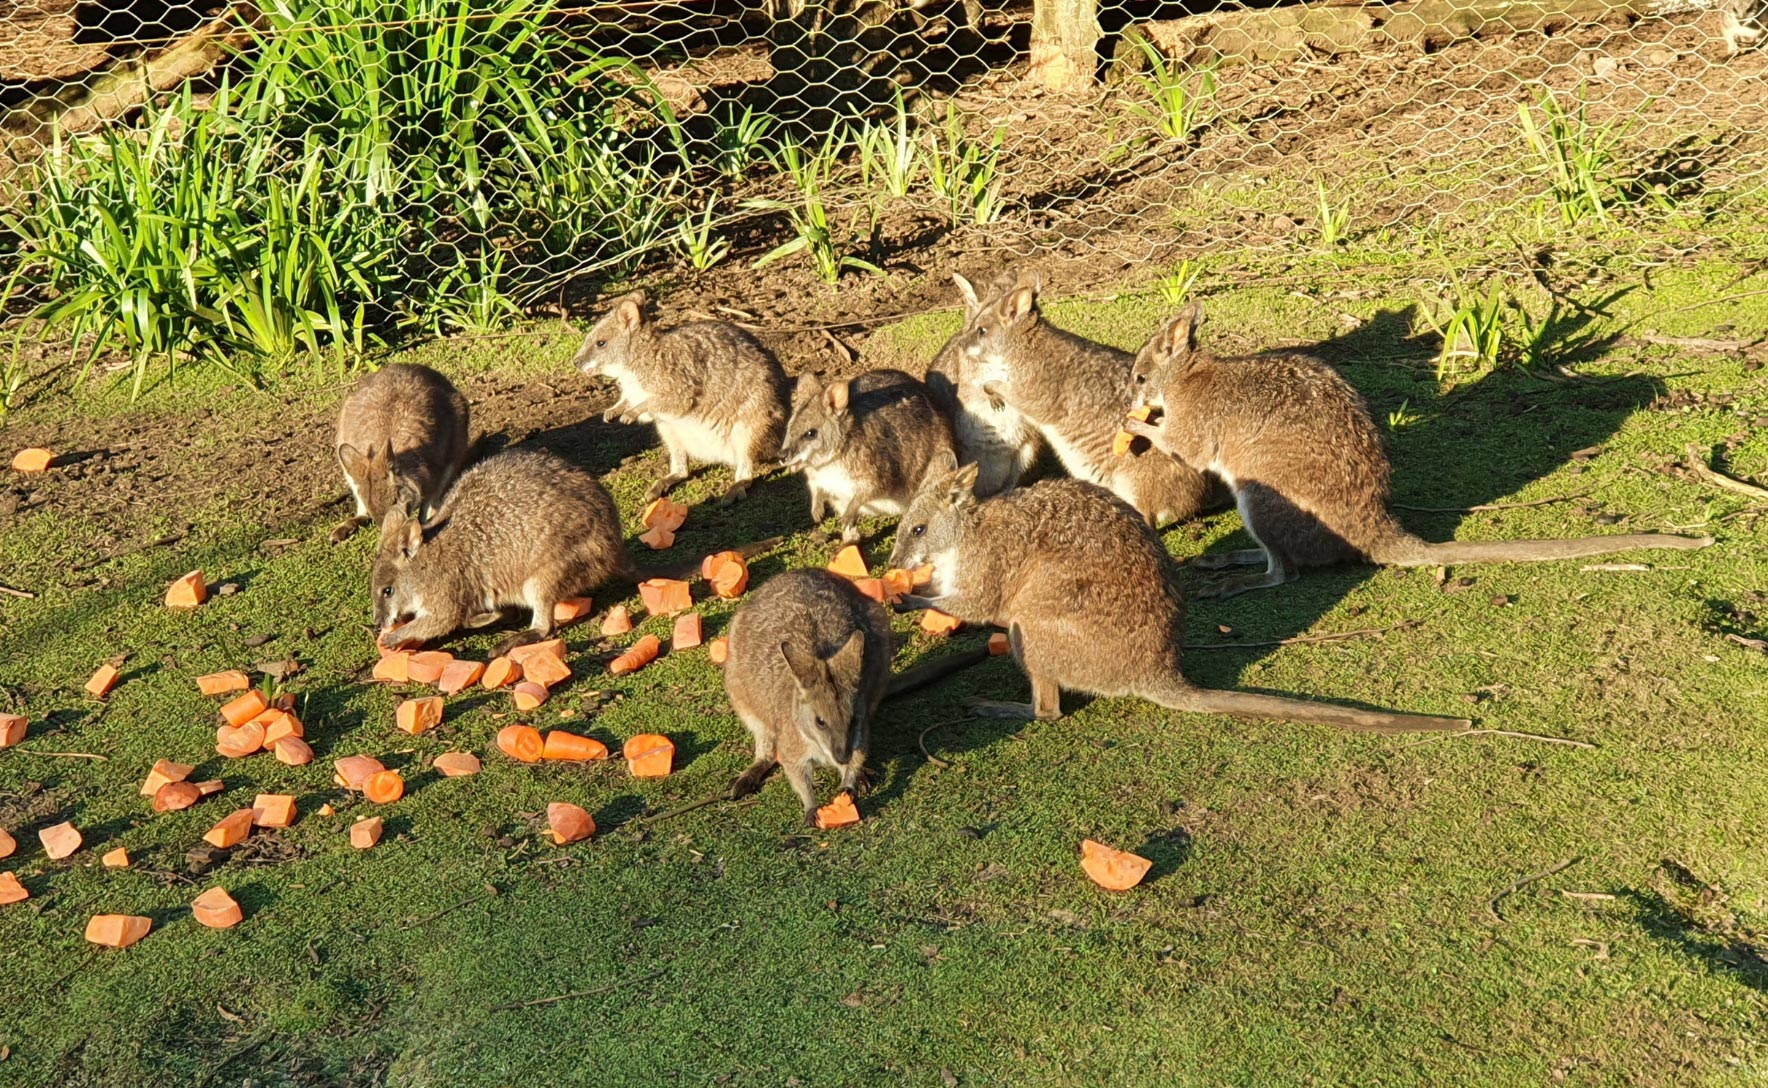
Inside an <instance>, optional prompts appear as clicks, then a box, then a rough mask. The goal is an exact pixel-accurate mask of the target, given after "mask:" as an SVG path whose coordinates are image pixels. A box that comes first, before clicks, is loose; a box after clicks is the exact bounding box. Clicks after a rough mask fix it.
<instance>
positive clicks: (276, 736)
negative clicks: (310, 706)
mask: <svg viewBox="0 0 1768 1088" xmlns="http://www.w3.org/2000/svg"><path fill="white" fill-rule="evenodd" d="M252 721H254V722H257V723H259V724H260V725H262V726H263V727H264V747H266V748H272V749H273V748H275V747H276V745H277V744H278V742H280V741H282V740H284V739H285V738H290V737H292V738H294V739H295V740H300V739H301V738H302V737H305V736H306V735H307V727H306V726H304V725H302V724H301V719H299V718H297V717H295V716H294V715H293V714H290V713H289V712H288V711H286V710H275V709H271V710H266V711H265V712H264V713H262V714H260V715H258V716H257V717H256V718H253V719H252ZM248 724H249V723H248Z"/></svg>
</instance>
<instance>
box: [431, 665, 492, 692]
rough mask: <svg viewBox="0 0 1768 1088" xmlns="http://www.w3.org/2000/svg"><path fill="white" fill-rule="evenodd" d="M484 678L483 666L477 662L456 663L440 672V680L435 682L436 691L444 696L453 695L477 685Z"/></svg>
mask: <svg viewBox="0 0 1768 1088" xmlns="http://www.w3.org/2000/svg"><path fill="white" fill-rule="evenodd" d="M484 676H485V665H484V664H483V663H482V662H479V661H456V662H454V663H453V664H451V665H449V666H448V667H447V668H446V669H443V670H442V677H441V679H439V680H437V681H436V689H437V690H438V691H440V692H441V693H442V694H444V695H454V694H456V693H458V692H462V691H465V690H466V689H467V688H470V687H472V686H473V685H474V684H477V683H478V682H479V681H480V680H481V679H482V678H483V677H484Z"/></svg>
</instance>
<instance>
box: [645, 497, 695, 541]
mask: <svg viewBox="0 0 1768 1088" xmlns="http://www.w3.org/2000/svg"><path fill="white" fill-rule="evenodd" d="M687 520H688V508H687V507H685V506H683V505H682V504H681V503H678V502H670V501H669V500H668V499H657V500H656V501H654V502H652V503H651V505H649V506H647V507H645V512H644V513H643V514H641V515H639V521H640V522H642V523H643V524H644V527H645V531H644V532H643V533H640V534H639V539H640V540H642V541H644V542H645V544H646V545H647V546H648V547H651V548H655V549H656V550H658V551H662V550H663V549H664V548H670V547H674V546H675V534H676V532H677V531H678V530H679V529H680V528H681V527H682V525H683V524H684V523H686V521H687Z"/></svg>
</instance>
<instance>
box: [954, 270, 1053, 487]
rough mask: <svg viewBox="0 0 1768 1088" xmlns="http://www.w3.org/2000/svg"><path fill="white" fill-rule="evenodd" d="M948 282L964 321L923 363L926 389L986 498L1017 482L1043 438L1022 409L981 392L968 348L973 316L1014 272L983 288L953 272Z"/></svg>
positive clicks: (1002, 290) (1001, 291)
mask: <svg viewBox="0 0 1768 1088" xmlns="http://www.w3.org/2000/svg"><path fill="white" fill-rule="evenodd" d="M952 282H953V283H955V284H957V287H958V294H959V295H960V296H961V297H962V298H963V300H964V325H963V327H962V328H960V329H959V330H958V331H957V332H955V333H953V334H952V336H951V338H950V339H949V340H947V341H946V342H945V346H944V347H942V348H940V349H939V354H938V355H936V356H934V357H933V362H932V363H931V364H930V365H929V366H928V367H927V389H928V391H929V392H930V393H932V394H933V400H934V403H935V404H937V405H938V406H939V407H940V410H941V411H943V412H944V413H945V414H946V416H947V417H948V418H950V419H951V421H952V432H953V438H954V439H955V440H956V442H957V447H958V461H959V463H960V464H966V465H975V466H976V493H977V494H978V495H980V496H981V497H983V498H987V497H988V496H990V495H998V494H1000V493H1001V492H1002V491H1006V490H1008V489H1009V488H1012V487H1013V486H1015V485H1016V484H1018V483H1019V481H1020V479H1021V478H1022V477H1023V476H1024V475H1025V473H1026V472H1027V471H1029V470H1030V468H1031V466H1032V463H1033V462H1034V461H1036V460H1037V455H1038V452H1039V451H1040V450H1041V449H1042V448H1043V442H1042V439H1040V438H1039V436H1038V431H1037V428H1036V427H1034V426H1032V424H1031V423H1030V422H1029V421H1028V420H1027V419H1026V418H1025V417H1024V416H1023V415H1021V414H1019V412H1018V411H1016V410H1015V409H1013V408H1010V407H1008V406H1007V405H1006V404H1005V403H1003V402H1002V401H1000V400H999V399H998V398H990V397H988V396H986V395H985V394H984V393H983V392H982V383H981V380H980V378H979V377H978V370H979V364H978V362H977V360H976V357H975V353H974V352H973V351H971V350H969V349H971V348H973V347H974V346H975V343H976V318H977V316H978V315H979V314H981V313H982V311H983V310H984V308H986V307H987V306H988V305H989V303H991V302H993V301H994V300H995V299H996V298H998V297H1000V296H1001V295H1002V294H1004V293H1006V292H1007V291H1008V290H1010V289H1011V288H1012V286H1013V283H1014V279H1013V277H1012V276H1011V275H1009V274H1007V273H1004V272H1003V273H1000V274H997V275H996V276H995V277H994V279H992V280H991V281H989V284H988V286H987V287H985V288H984V289H983V290H982V291H978V290H977V289H976V288H975V287H974V286H972V285H971V283H970V281H969V280H967V279H965V278H964V277H963V276H960V275H958V274H957V273H956V272H954V273H952Z"/></svg>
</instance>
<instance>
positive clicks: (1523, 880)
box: [1486, 857, 1584, 923]
mask: <svg viewBox="0 0 1768 1088" xmlns="http://www.w3.org/2000/svg"><path fill="white" fill-rule="evenodd" d="M1583 860H1584V859H1583V858H1577V857H1572V858H1566V859H1565V860H1564V861H1562V862H1560V863H1559V864H1558V865H1551V866H1548V867H1547V868H1545V869H1542V870H1541V871H1540V872H1538V873H1530V874H1529V875H1528V876H1519V877H1517V878H1516V879H1515V880H1512V881H1511V882H1510V885H1509V886H1508V887H1506V888H1505V889H1504V890H1503V891H1501V892H1499V893H1498V894H1497V895H1494V896H1492V898H1491V899H1488V900H1487V901H1486V913H1487V914H1490V915H1491V916H1492V920H1493V921H1494V922H1499V923H1502V922H1503V921H1504V916H1503V915H1502V914H1499V913H1498V901H1499V900H1501V899H1503V898H1504V897H1505V896H1507V895H1509V894H1510V893H1511V892H1514V891H1519V890H1521V889H1522V888H1524V887H1527V886H1528V885H1530V884H1533V883H1534V882H1535V881H1537V880H1540V879H1541V878H1543V877H1549V876H1552V875H1553V874H1554V873H1563V872H1565V871H1566V870H1567V869H1570V868H1571V867H1572V866H1574V865H1576V864H1577V863H1578V862H1580V861H1583Z"/></svg>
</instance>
